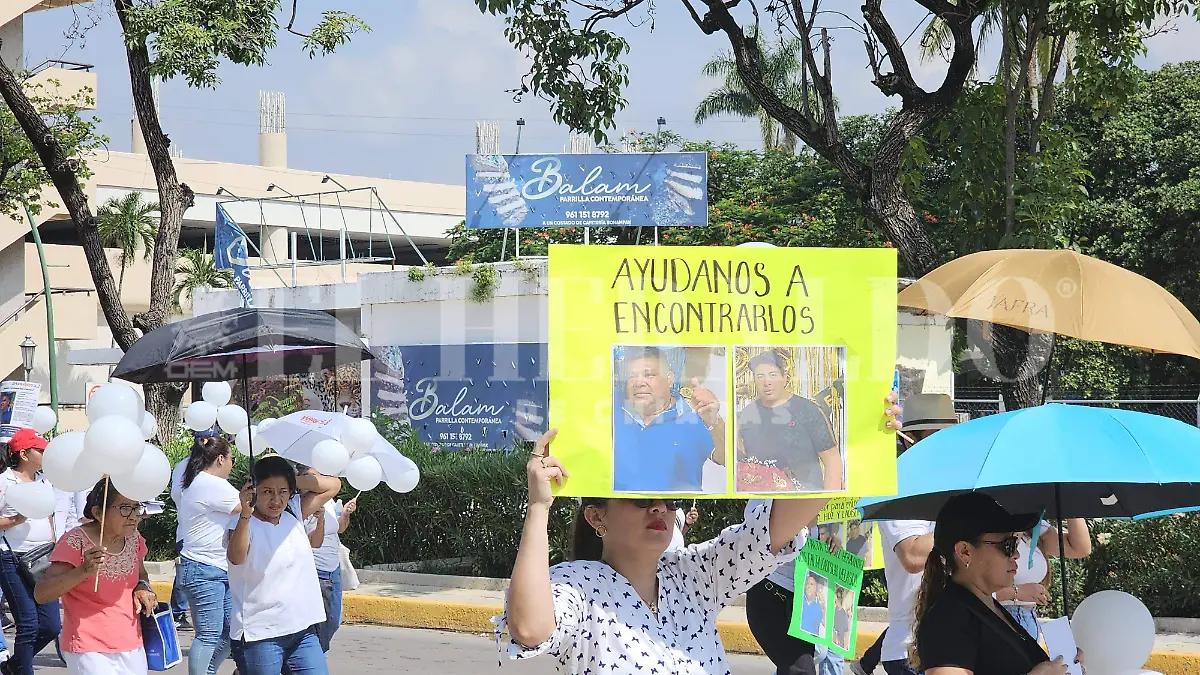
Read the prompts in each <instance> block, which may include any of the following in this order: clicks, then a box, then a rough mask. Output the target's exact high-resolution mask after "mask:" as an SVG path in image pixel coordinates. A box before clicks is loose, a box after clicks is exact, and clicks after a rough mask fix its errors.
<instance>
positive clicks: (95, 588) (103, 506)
mask: <svg viewBox="0 0 1200 675" xmlns="http://www.w3.org/2000/svg"><path fill="white" fill-rule="evenodd" d="M106 515H108V474H105V475H104V499H103V500H102V501H101V502H100V550H101V551H103V550H104V521H105V516H106ZM103 566H104V563H100V564H99V565H97V566H96V581H95V583H93V584H92V592H93V593H98V592H99V591H100V568H101V567H103Z"/></svg>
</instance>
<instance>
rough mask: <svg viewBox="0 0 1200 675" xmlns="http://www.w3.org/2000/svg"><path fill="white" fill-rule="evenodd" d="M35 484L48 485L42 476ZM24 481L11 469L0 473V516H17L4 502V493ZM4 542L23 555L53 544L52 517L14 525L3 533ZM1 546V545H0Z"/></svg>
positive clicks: (39, 476)
mask: <svg viewBox="0 0 1200 675" xmlns="http://www.w3.org/2000/svg"><path fill="white" fill-rule="evenodd" d="M36 480H37V482H39V483H49V481H47V480H46V477H45V476H43V475H42V474H40V473H39V474H38V475H37V479H36ZM24 482H25V480H24V479H22V478H18V477H17V474H16V472H14V471H13V470H12V469H7V470H6V471H5V472H4V473H0V516H3V517H5V518H12V517H13V516H15V515H18V514H17V510H16V509H14V508H13V507H11V506H9V505H8V502H6V501H4V493H5V492H7V491H8V488H9V487H11V486H13V485H16V484H17V483H24ZM3 535H4V539H5V541H7V542H8V545H9V547H10V548H12V550H13V551H14V552H16V553H25V552H26V551H32V550H33V549H35V548H37V547H38V546H41V545H43V544H53V543H54V540H55V537H54V522H53V516H51V517H49V518H38V519H37V520H34V519H28V520H26V521H25V522H23V523H21V524H20V525H14V526H12V527H10V528H8V529H7V530H4V532H3ZM0 546H3V544H0Z"/></svg>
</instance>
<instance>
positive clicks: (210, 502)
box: [177, 437, 242, 675]
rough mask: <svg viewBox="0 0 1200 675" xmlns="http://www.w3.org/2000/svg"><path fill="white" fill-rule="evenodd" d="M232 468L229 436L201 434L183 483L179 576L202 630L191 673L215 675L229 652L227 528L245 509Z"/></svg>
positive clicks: (193, 650)
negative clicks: (232, 481)
mask: <svg viewBox="0 0 1200 675" xmlns="http://www.w3.org/2000/svg"><path fill="white" fill-rule="evenodd" d="M231 469H233V454H232V452H231V451H230V448H229V443H228V442H227V441H226V440H225V439H223V438H219V437H211V438H198V439H196V443H195V445H193V446H192V452H191V455H189V456H188V459H187V465H186V467H185V468H184V470H183V475H182V476H181V477H180V481H179V486H178V487H179V493H178V494H179V497H178V501H177V505H178V507H179V529H178V531H177V536H178V537H179V540H180V542H181V548H180V552H179V570H178V572H177V578H178V580H179V584H180V588H181V590H182V591H183V596H184V598H186V600H187V605H188V608H189V609H190V610H191V613H192V623H193V625H195V628H196V638H195V639H194V640H193V641H192V648H191V651H189V652H188V675H215V673H216V672H217V668H219V667H220V666H221V663H223V662H224V661H225V659H226V658H228V656H229V649H230V647H229V619H230V616H231V614H232V613H233V598H232V596H231V594H230V591H229V559H228V558H227V557H226V555H225V526H226V524H228V523H229V516H230V515H231V514H234V513H238V512H239V511H241V509H242V506H241V501H240V499H239V498H238V491H237V488H235V487H233V486H232V485H230V484H229V472H230V470H231Z"/></svg>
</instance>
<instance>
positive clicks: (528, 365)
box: [371, 342, 549, 449]
mask: <svg viewBox="0 0 1200 675" xmlns="http://www.w3.org/2000/svg"><path fill="white" fill-rule="evenodd" d="M372 351H373V352H374V353H375V354H376V356H377V358H376V359H375V360H373V361H372V362H371V406H372V408H374V409H377V410H379V411H381V412H382V413H383V414H385V415H387V416H388V417H391V418H392V419H395V420H398V421H401V422H407V423H408V424H409V425H410V426H412V428H413V429H414V431H416V433H417V436H418V438H420V439H421V440H422V441H425V442H427V443H429V444H431V445H434V446H438V447H441V448H443V449H455V448H478V447H486V448H491V449H503V448H509V447H512V446H513V444H514V443H515V442H516V441H518V440H522V439H525V440H537V438H538V436H540V435H541V434H542V432H543V431H544V430H545V416H546V409H547V407H548V405H549V392H548V388H547V380H546V345H545V344H544V343H533V342H521V343H503V344H473V345H412V346H382V347H381V346H374V347H372Z"/></svg>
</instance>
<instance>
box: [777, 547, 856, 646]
mask: <svg viewBox="0 0 1200 675" xmlns="http://www.w3.org/2000/svg"><path fill="white" fill-rule="evenodd" d="M862 579H863V559H862V558H859V557H858V556H856V555H853V554H851V553H849V552H848V551H845V550H841V551H838V552H837V553H830V552H829V547H828V545H827V544H825V542H823V541H821V540H819V539H816V538H813V537H810V538H809V539H808V541H806V542H805V543H804V549H803V550H801V552H800V556H799V557H798V558H796V594H795V599H794V600H793V604H792V623H791V626H789V627H788V635H791V636H792V637H794V638H798V639H800V640H804V641H805V642H811V643H813V644H816V645H824V646H826V647H828V648H829V650H830V651H832V652H833V653H834V654H839V655H841V656H843V657H846V658H853V657H854V641H855V636H856V634H857V633H858V593H859V591H860V590H861V589H862Z"/></svg>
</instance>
